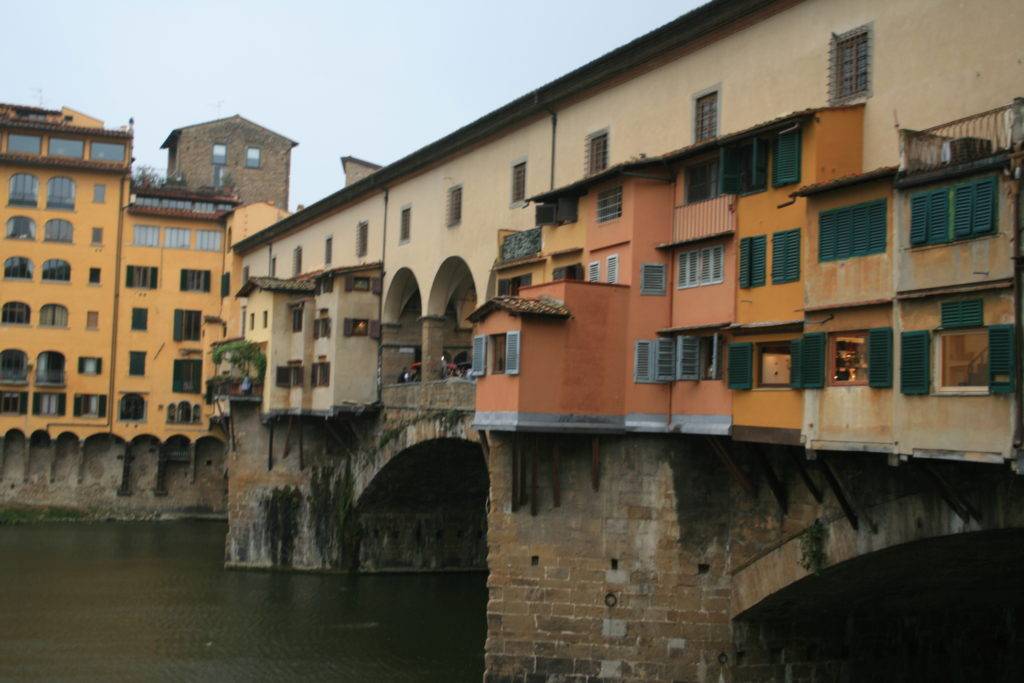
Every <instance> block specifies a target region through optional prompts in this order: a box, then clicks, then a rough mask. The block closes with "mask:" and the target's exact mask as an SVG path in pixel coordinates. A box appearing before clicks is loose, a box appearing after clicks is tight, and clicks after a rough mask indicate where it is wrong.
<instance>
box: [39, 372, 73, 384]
mask: <svg viewBox="0 0 1024 683" xmlns="http://www.w3.org/2000/svg"><path fill="white" fill-rule="evenodd" d="M66 376H67V373H66V372H65V371H64V370H49V369H44V368H39V369H38V370H36V384H48V385H51V386H62V385H63V384H64V382H65V381H66V380H65V378H66Z"/></svg>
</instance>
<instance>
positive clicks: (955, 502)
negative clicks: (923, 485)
mask: <svg viewBox="0 0 1024 683" xmlns="http://www.w3.org/2000/svg"><path fill="white" fill-rule="evenodd" d="M915 464H916V465H917V468H916V469H918V470H919V471H921V472H923V473H924V474H925V478H926V479H928V481H929V482H931V484H932V486H934V487H935V490H936V491H937V492H938V494H939V497H940V498H942V500H944V501H945V502H946V505H948V506H949V507H950V509H951V510H953V512H955V513H956V516H957V517H959V518H960V521H962V522H963V523H964V524H970V522H971V516H972V515H971V510H970V509H969V507H968V506H967V505H966V504H965V503H966V501H964V499H963V498H962V497H961V496H960V494H958V493H957V492H956V490H955V489H954V488H953V487H952V486H950V485H949V482H947V481H946V480H945V479H943V478H942V475H941V474H939V473H938V472H936V471H935V469H933V468H932V466H931V465H928V464H926V463H923V462H921V461H919V460H918V461H915ZM975 517H976V518H977V519H978V521H981V518H980V517H978V516H977V515H975Z"/></svg>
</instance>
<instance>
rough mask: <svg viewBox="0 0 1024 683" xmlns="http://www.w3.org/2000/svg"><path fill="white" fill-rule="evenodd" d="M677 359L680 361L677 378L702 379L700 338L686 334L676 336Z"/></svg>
mask: <svg viewBox="0 0 1024 683" xmlns="http://www.w3.org/2000/svg"><path fill="white" fill-rule="evenodd" d="M676 359H677V361H678V363H679V367H678V372H677V373H676V379H680V380H699V379H700V339H698V338H697V337H690V336H685V335H683V336H679V337H676Z"/></svg>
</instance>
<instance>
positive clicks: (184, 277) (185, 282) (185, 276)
mask: <svg viewBox="0 0 1024 683" xmlns="http://www.w3.org/2000/svg"><path fill="white" fill-rule="evenodd" d="M180 281H181V288H180V289H181V291H183V292H186V291H188V270H186V269H185V268H182V269H181V277H180Z"/></svg>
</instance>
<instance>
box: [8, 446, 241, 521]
mask: <svg viewBox="0 0 1024 683" xmlns="http://www.w3.org/2000/svg"><path fill="white" fill-rule="evenodd" d="M159 449H160V444H159V443H158V442H157V441H156V440H155V439H154V440H145V439H140V440H137V441H135V442H133V443H125V442H123V441H121V440H119V439H112V438H109V437H105V436H97V437H91V438H89V439H87V440H85V441H79V440H78V439H75V438H71V437H69V436H68V435H62V436H60V437H58V438H57V439H52V440H41V441H40V440H33V439H26V438H25V437H23V436H21V435H20V433H19V434H14V433H9V434H8V435H7V436H6V438H4V439H0V505H18V506H21V505H24V506H36V507H40V506H55V507H62V508H68V509H72V510H78V511H81V512H84V513H88V514H91V515H96V516H103V517H114V518H134V517H150V516H153V515H172V516H178V515H191V516H218V517H219V516H223V515H224V514H225V512H226V501H227V474H226V472H225V458H224V447H223V445H222V444H221V443H220V442H219V441H217V440H216V439H212V438H208V439H202V440H200V441H199V442H198V443H197V444H196V446H195V452H194V459H193V460H188V461H186V460H180V459H179V460H175V461H167V462H165V464H164V465H163V467H164V471H163V472H162V473H161V474H160V476H159V477H158V470H159V468H160V464H159V463H160V456H159ZM126 455H127V456H128V467H125V456H126Z"/></svg>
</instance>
